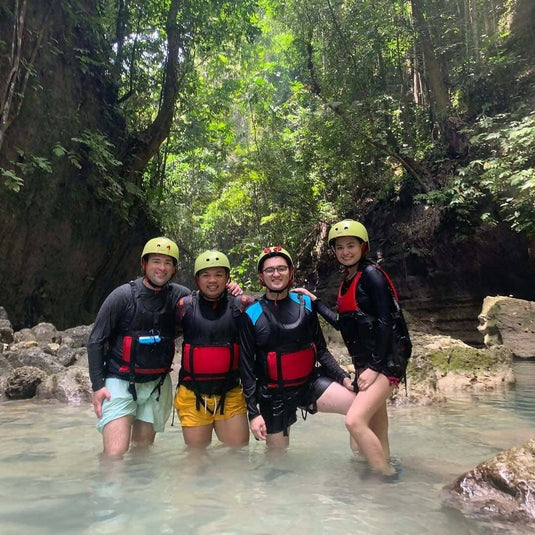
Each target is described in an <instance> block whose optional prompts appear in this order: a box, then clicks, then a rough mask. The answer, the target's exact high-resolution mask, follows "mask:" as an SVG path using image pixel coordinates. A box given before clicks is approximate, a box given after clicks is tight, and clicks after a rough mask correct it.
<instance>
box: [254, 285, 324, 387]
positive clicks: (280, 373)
mask: <svg viewBox="0 0 535 535" xmlns="http://www.w3.org/2000/svg"><path fill="white" fill-rule="evenodd" d="M290 296H291V298H292V299H295V297H294V296H295V294H290ZM298 299H299V315H298V317H297V319H296V320H295V321H294V322H293V323H291V324H286V323H281V322H279V320H278V319H277V318H276V317H275V315H274V314H273V313H272V312H271V311H270V310H269V308H268V306H267V304H266V303H265V301H264V300H263V299H262V300H261V301H260V305H261V306H262V311H263V312H264V314H265V315H266V316H267V318H268V319H269V322H270V324H271V326H272V328H273V331H274V333H273V345H274V347H276V348H277V349H268V351H267V354H266V370H265V371H266V377H267V387H268V388H269V389H281V390H282V389H284V388H291V387H297V386H301V385H304V384H306V383H307V382H308V381H309V379H310V376H311V374H312V372H313V371H314V367H315V365H316V360H317V351H316V346H315V345H314V343H312V342H310V343H308V344H305V345H304V346H301V347H292V344H285V345H283V346H281V347H278V346H279V344H278V341H280V338H281V332H282V331H283V332H284V339H285V340H291V339H292V332H295V333H300V334H302V331H303V329H308V323H309V321H308V318H307V316H306V313H305V299H304V297H303V296H301V295H300V296H299V297H298ZM296 338H297V336H296ZM309 339H311V336H310V337H309Z"/></svg>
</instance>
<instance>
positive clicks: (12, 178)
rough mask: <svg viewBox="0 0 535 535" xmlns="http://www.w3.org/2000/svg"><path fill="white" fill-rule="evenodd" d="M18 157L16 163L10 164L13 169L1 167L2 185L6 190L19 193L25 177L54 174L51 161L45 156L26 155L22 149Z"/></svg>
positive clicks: (18, 151) (18, 152)
mask: <svg viewBox="0 0 535 535" xmlns="http://www.w3.org/2000/svg"><path fill="white" fill-rule="evenodd" d="M17 156H18V157H17V160H16V161H11V162H10V164H11V166H12V169H5V168H2V167H0V177H1V178H2V182H1V183H2V184H3V186H4V187H5V188H7V189H9V190H11V191H13V192H16V193H17V192H19V191H20V190H21V188H22V187H23V186H24V179H23V178H22V177H23V176H29V175H32V174H36V175H42V174H50V173H52V166H51V164H50V160H48V159H47V158H44V157H43V156H37V155H35V154H29V153H25V152H24V151H23V150H21V149H18V150H17ZM20 175H22V176H20Z"/></svg>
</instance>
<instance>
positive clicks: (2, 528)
mask: <svg viewBox="0 0 535 535" xmlns="http://www.w3.org/2000/svg"><path fill="white" fill-rule="evenodd" d="M515 372H516V375H517V379H518V383H517V386H516V388H515V389H512V390H509V391H507V392H502V393H491V394H488V395H487V394H485V395H480V396H478V397H477V398H474V399H473V400H467V399H461V398H460V399H458V400H452V401H450V402H448V403H447V404H445V405H443V406H441V407H427V408H425V407H424V408H399V409H397V408H392V409H390V410H389V412H390V422H391V433H390V436H391V446H392V453H393V455H394V456H395V458H396V459H397V460H398V461H399V462H400V464H401V467H402V473H401V478H400V480H399V481H398V482H396V483H394V484H385V483H379V482H377V481H375V480H372V479H367V478H365V475H366V473H365V470H364V467H363V463H362V462H361V461H360V460H359V459H358V458H356V457H355V456H354V455H353V454H352V453H351V452H350V449H349V446H348V442H349V441H348V436H347V433H346V431H345V428H344V425H343V418H342V417H341V416H338V415H321V414H319V415H315V416H309V418H308V419H307V421H306V422H303V421H302V420H299V422H298V423H297V424H296V425H295V426H293V427H292V436H291V446H290V450H289V451H288V453H287V454H286V455H285V456H284V457H283V458H279V459H270V458H267V457H266V454H265V447H264V445H263V443H259V442H256V441H255V440H254V439H253V440H252V442H251V444H250V445H249V447H247V448H244V449H242V450H239V451H236V452H230V451H228V450H227V449H225V448H223V447H220V446H217V445H216V444H214V445H212V446H211V447H210V448H209V450H208V452H207V454H206V455H205V456H204V457H201V458H193V457H191V456H190V455H189V454H188V453H187V452H186V451H185V450H184V447H183V440H182V435H181V430H180V425H178V424H177V423H176V422H175V426H174V427H170V426H168V428H167V430H166V432H165V433H163V434H160V435H158V438H157V442H156V444H155V445H154V446H153V447H152V449H151V451H150V454H149V455H137V456H135V455H131V454H129V455H128V456H127V457H126V458H125V460H124V461H123V462H120V463H113V464H112V465H111V466H110V465H106V464H102V463H101V462H100V461H99V458H98V453H99V451H100V450H101V438H100V435H99V434H98V432H97V431H96V430H95V428H94V425H95V421H96V419H95V417H94V415H93V413H92V410H91V407H90V406H82V407H68V406H64V405H59V404H54V403H51V404H48V403H34V402H31V401H24V402H8V403H4V404H2V405H0V430H1V433H2V450H1V452H0V498H1V500H0V534H1V535H15V534H20V533H28V534H31V535H41V534H43V535H44V534H52V533H54V534H88V535H89V534H128V535H137V534H145V533H147V534H148V533H150V534H173V533H189V534H215V533H218V534H219V533H228V534H245V533H247V534H258V535H260V534H266V535H267V534H273V533H290V534H301V533H311V534H316V533H317V534H320V533H321V534H330V533H333V534H334V533H336V534H340V533H342V534H343V533H352V534H367V535H375V534H381V535H384V534H407V535H409V534H410V535H419V534H434V535H442V534H444V535H445V534H448V535H450V534H489V533H514V531H512V528H511V527H509V528H507V529H502V528H501V527H500V526H499V525H496V524H493V523H486V522H481V521H475V520H471V519H467V518H465V517H463V516H462V515H461V514H460V513H458V512H457V511H455V510H452V509H448V508H446V507H444V506H443V504H442V500H441V491H442V488H443V487H444V485H447V484H449V483H451V482H452V481H453V480H454V479H455V478H456V477H457V476H459V475H461V474H462V473H464V472H465V471H467V470H469V469H471V468H473V467H474V466H475V465H476V464H477V463H479V462H481V461H483V460H485V459H488V458H490V457H492V456H494V455H495V454H496V453H497V452H498V451H501V450H502V449H505V448H509V447H511V446H515V445H520V444H522V443H524V442H525V441H526V440H527V439H528V438H530V437H532V436H534V435H535V431H534V424H535V416H534V415H535V410H534V409H535V389H534V388H533V386H532V385H533V384H534V383H535V363H534V362H526V361H522V362H518V363H516V364H515ZM519 533H521V531H519Z"/></svg>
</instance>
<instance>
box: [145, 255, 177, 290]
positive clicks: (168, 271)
mask: <svg viewBox="0 0 535 535" xmlns="http://www.w3.org/2000/svg"><path fill="white" fill-rule="evenodd" d="M141 266H142V268H143V271H144V273H145V277H146V279H147V280H148V282H149V283H150V284H151V285H152V286H154V287H161V286H164V285H165V284H167V283H168V282H169V281H170V280H171V279H172V278H173V276H174V275H175V273H176V269H177V268H176V265H175V261H174V259H173V258H172V257H171V256H168V255H166V254H157V253H150V254H148V255H147V256H146V260H143V261H142V262H141Z"/></svg>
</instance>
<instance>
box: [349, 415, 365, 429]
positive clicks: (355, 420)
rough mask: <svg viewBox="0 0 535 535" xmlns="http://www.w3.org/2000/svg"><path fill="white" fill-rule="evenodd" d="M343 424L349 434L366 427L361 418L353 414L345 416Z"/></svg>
mask: <svg viewBox="0 0 535 535" xmlns="http://www.w3.org/2000/svg"><path fill="white" fill-rule="evenodd" d="M345 424H346V429H347V430H348V431H349V432H350V433H351V434H358V433H360V432H361V431H362V430H363V429H365V428H366V427H367V424H366V422H365V421H364V420H363V419H362V418H359V417H357V416H354V415H351V416H346V420H345Z"/></svg>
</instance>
